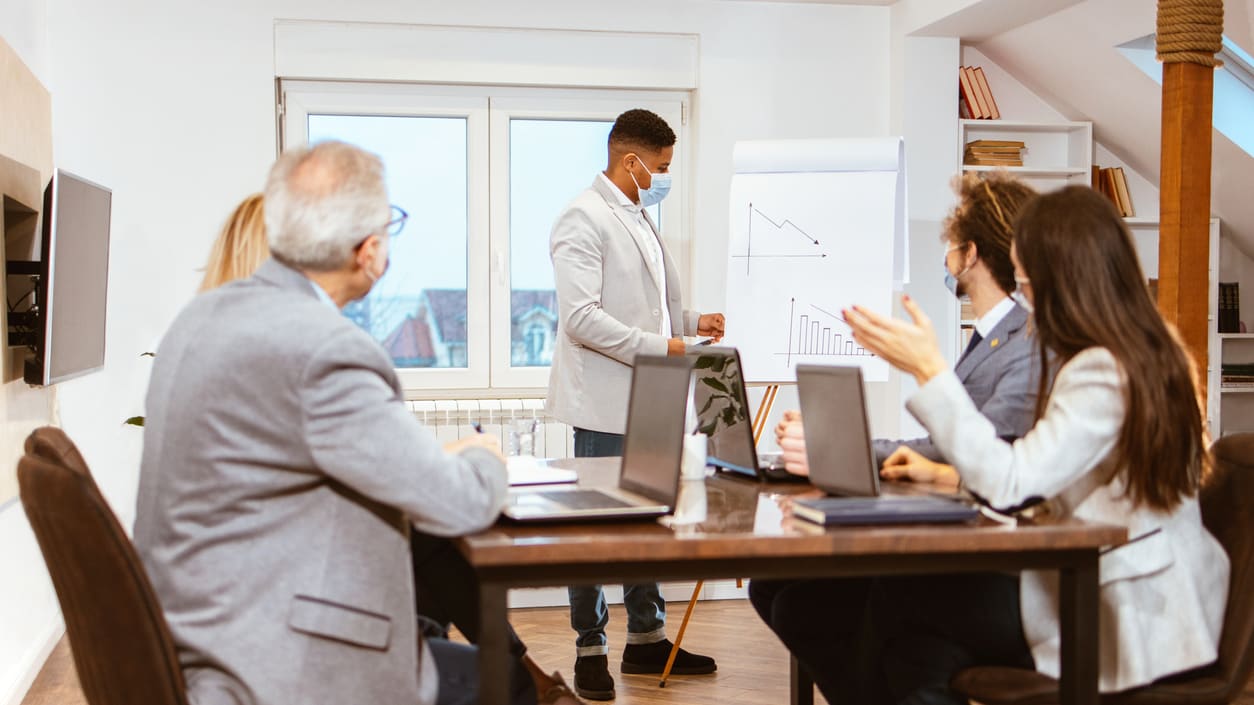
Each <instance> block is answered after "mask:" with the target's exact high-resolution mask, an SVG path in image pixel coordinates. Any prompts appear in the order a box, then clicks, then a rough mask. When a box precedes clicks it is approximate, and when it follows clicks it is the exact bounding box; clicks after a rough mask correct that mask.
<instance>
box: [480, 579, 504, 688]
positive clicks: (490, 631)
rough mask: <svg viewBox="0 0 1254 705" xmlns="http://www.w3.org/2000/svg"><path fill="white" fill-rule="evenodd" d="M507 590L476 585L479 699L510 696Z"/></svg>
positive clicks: (486, 584) (496, 586) (495, 586)
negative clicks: (477, 593) (477, 587)
mask: <svg viewBox="0 0 1254 705" xmlns="http://www.w3.org/2000/svg"><path fill="white" fill-rule="evenodd" d="M508 596H509V590H508V589H507V588H505V587H502V586H500V585H490V584H488V583H481V584H480V585H479V702H480V704H481V705H508V704H509V699H510V692H509V691H510V687H509V686H510V684H509V672H510V664H509V660H510V658H511V655H510V653H509V630H508V629H507V628H506V624H507V622H506V620H507V619H508V616H507V614H506V605H507V598H508Z"/></svg>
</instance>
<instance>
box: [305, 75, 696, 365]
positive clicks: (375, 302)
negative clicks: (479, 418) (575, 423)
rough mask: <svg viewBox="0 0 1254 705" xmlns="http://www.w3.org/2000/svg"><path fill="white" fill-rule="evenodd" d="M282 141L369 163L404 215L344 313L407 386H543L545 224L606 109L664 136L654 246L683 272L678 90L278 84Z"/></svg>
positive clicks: (551, 329) (548, 304)
mask: <svg viewBox="0 0 1254 705" xmlns="http://www.w3.org/2000/svg"><path fill="white" fill-rule="evenodd" d="M281 89H282V94H283V111H284V112H283V115H284V120H283V126H284V132H283V142H284V145H285V146H286V145H295V144H303V143H306V142H318V141H322V140H328V139H338V140H343V141H345V142H350V143H352V144H356V145H359V146H361V147H363V148H364V149H367V150H369V151H372V152H374V153H376V154H378V155H380V156H381V157H382V158H383V161H384V165H385V167H386V168H387V182H388V192H389V194H390V197H391V199H392V202H393V203H395V204H397V205H399V206H400V207H402V208H404V209H405V210H406V211H408V212H409V213H410V220H409V224H408V225H407V226H406V228H405V231H404V232H403V233H402V234H401V235H400V236H399V237H397V238H396V239H395V240H394V241H393V242H392V250H391V264H390V268H389V270H388V272H387V274H386V275H385V276H384V277H383V278H382V279H380V280H379V283H378V284H376V285H375V287H374V289H373V290H372V291H371V293H370V294H369V295H368V296H367V297H366V298H364V299H362V300H361V301H358V302H354V303H353V304H350V305H349V306H347V307H345V310H344V314H345V315H346V316H348V317H349V318H351V319H352V320H353V321H354V322H355V323H357V324H358V325H359V326H361V327H362V328H363V329H364V330H366V331H367V332H368V333H370V334H371V336H373V337H374V338H375V340H377V341H379V343H380V344H381V345H382V346H383V347H384V348H385V349H386V350H387V351H388V353H389V354H390V355H391V356H392V359H393V361H394V363H395V364H396V367H397V370H398V374H399V375H400V376H401V379H402V382H403V384H404V385H405V387H406V388H407V389H409V390H433V389H441V390H449V389H476V388H480V389H481V388H497V389H504V388H543V387H545V386H546V385H547V384H548V372H549V365H550V364H551V362H552V359H553V348H554V345H555V344H556V341H557V296H556V292H555V291H554V284H553V268H552V264H551V262H550V260H549V246H548V243H549V232H550V229H551V228H552V225H553V222H554V220H555V219H556V218H557V216H558V214H560V213H561V211H562V209H563V208H565V206H566V204H567V203H569V202H570V200H571V199H572V198H574V197H575V196H576V195H578V194H579V193H580V192H581V191H582V190H583V189H586V188H587V187H588V186H589V185H590V184H591V183H592V181H593V179H594V178H595V177H596V175H597V174H598V173H600V172H601V171H603V170H604V169H605V160H606V152H605V144H606V138H607V136H608V134H609V130H610V126H611V125H612V124H613V120H614V118H615V117H616V116H617V115H618V114H619V113H621V112H623V111H624V110H628V109H630V108H636V107H643V108H648V109H650V110H653V111H654V112H656V113H658V114H659V115H661V116H662V117H663V118H665V119H666V120H667V122H669V123H670V124H671V126H672V128H674V129H675V130H676V133H677V134H680V144H679V147H678V153H677V155H676V159H675V162H676V163H675V166H674V168H673V169H672V173H674V174H675V175H676V176H675V187H674V189H673V191H672V194H671V195H670V196H669V197H668V198H667V200H666V201H665V204H664V205H665V208H661V206H655V207H654V208H653V209H652V212H651V214H652V216H653V217H654V220H655V222H657V223H659V226H660V228H661V231H662V233H663V236H664V239H665V240H666V242H667V247H668V249H669V250H670V252H671V255H672V257H673V258H674V259H675V260H676V263H677V265H678V266H679V268H680V271H681V272H685V271H686V269H687V266H686V265H687V257H686V249H687V248H686V242H687V241H686V240H685V239H681V236H682V235H683V233H682V232H681V226H682V223H684V222H685V219H684V217H683V215H684V194H683V187H682V184H683V180H682V169H683V168H684V166H685V165H684V159H683V156H682V155H683V149H684V145H685V143H686V141H685V140H684V136H683V134H682V132H681V131H682V122H683V119H682V118H683V99H684V94H682V93H643V92H639V91H593V90H559V89H521V88H470V87H465V88H461V87H447V86H426V85H412V84H353V83H315V82H305V81H286V80H285V81H283V82H282V84H281Z"/></svg>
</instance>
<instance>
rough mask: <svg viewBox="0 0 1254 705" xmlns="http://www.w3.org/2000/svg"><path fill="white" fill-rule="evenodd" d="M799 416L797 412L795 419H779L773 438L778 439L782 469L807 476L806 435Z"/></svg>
mask: <svg viewBox="0 0 1254 705" xmlns="http://www.w3.org/2000/svg"><path fill="white" fill-rule="evenodd" d="M793 413H796V412H793ZM800 418H801V415H800V414H798V415H797V419H798V420H796V421H781V422H780V424H779V426H778V427H777V428H776V429H775V438H776V440H777V441H779V449H780V450H781V451H783V453H782V454H781V457H780V459H781V460H783V461H784V469H785V470H787V471H788V472H790V473H792V474H794V475H801V476H802V477H809V476H810V464H809V463H808V462H807V461H806V437H805V432H804V431H803V430H802V427H801V420H800Z"/></svg>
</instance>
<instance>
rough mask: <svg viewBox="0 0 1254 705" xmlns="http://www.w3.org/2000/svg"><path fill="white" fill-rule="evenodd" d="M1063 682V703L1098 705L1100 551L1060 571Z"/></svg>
mask: <svg viewBox="0 0 1254 705" xmlns="http://www.w3.org/2000/svg"><path fill="white" fill-rule="evenodd" d="M1059 573H1060V575H1059V581H1058V583H1059V619H1060V621H1061V628H1062V632H1061V637H1062V644H1061V647H1060V649H1061V652H1060V654H1059V655H1060V661H1061V663H1060V665H1061V671H1062V672H1061V674H1060V675H1061V678H1060V680H1061V683H1060V686H1061V687H1060V691H1061V692H1060V695H1061V696H1062V698H1061V699H1062V703H1063V705H1097V702H1098V695H1097V677H1098V668H1099V666H1098V654H1099V651H1098V649H1099V648H1100V645H1099V643H1098V610H1097V604H1098V599H1099V597H1098V583H1097V552H1096V551H1092V552H1090V553H1087V554H1086V555H1085V556H1084V558H1083V559H1081V560H1080V561H1078V562H1076V564H1074V565H1072V566H1070V567H1067V568H1063V569H1062V570H1061V571H1059Z"/></svg>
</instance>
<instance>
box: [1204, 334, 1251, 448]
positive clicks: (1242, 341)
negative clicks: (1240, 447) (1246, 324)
mask: <svg viewBox="0 0 1254 705" xmlns="http://www.w3.org/2000/svg"><path fill="white" fill-rule="evenodd" d="M1216 339H1217V341H1216V342H1217V343H1218V345H1219V350H1218V351H1217V354H1216V355H1215V356H1214V357H1217V358H1218V361H1219V365H1220V366H1222V365H1223V364H1224V363H1229V364H1232V363H1244V364H1247V365H1254V334H1250V333H1219V334H1217V335H1216ZM1218 396H1219V399H1218V407H1219V418H1218V419H1217V423H1216V425H1215V426H1214V427H1213V428H1215V429H1217V430H1216V431H1215V432H1214V434H1213V435H1214V436H1215V437H1216V438H1219V437H1222V436H1226V435H1228V434H1230V433H1249V432H1254V387H1224V386H1223V384H1222V383H1221V384H1220V385H1219V395H1218Z"/></svg>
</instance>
